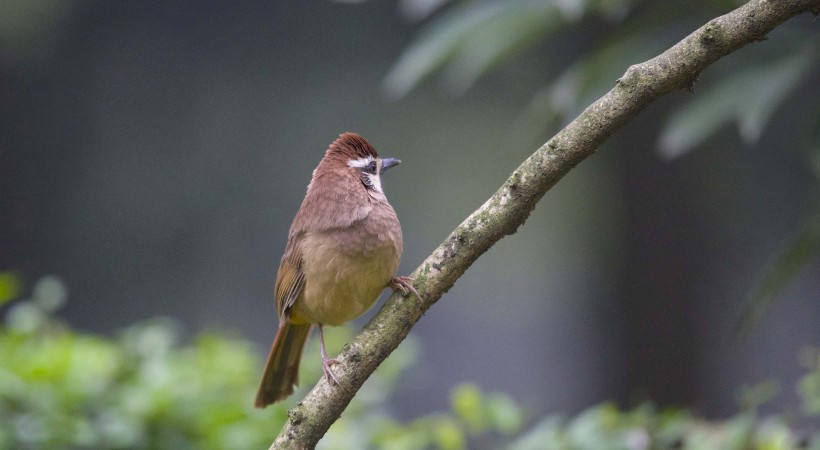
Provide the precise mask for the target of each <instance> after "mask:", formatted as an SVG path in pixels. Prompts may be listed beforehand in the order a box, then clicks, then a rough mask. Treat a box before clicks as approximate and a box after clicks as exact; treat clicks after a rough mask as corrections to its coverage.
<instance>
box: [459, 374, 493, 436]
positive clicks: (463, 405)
mask: <svg viewBox="0 0 820 450" xmlns="http://www.w3.org/2000/svg"><path fill="white" fill-rule="evenodd" d="M450 400H451V402H452V405H453V411H455V413H456V415H457V416H458V418H459V419H461V421H462V422H464V424H465V425H467V428H468V429H469V430H470V431H471V432H473V433H480V432H482V431H484V429H485V428H486V423H485V419H484V405H483V403H484V399H483V395H482V393H481V390H480V389H479V388H478V386H476V385H474V384H469V383H465V384H461V385H459V386H456V387H455V388H454V389H453V391H452V392H451V394H450Z"/></svg>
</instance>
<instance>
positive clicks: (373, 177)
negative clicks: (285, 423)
mask: <svg viewBox="0 0 820 450" xmlns="http://www.w3.org/2000/svg"><path fill="white" fill-rule="evenodd" d="M367 178H368V179H370V185H371V186H373V190H374V191H376V192H381V193H382V194H383V193H384V192H383V191H382V179H381V177H379V176H378V175H377V174H370V173H369V174H367Z"/></svg>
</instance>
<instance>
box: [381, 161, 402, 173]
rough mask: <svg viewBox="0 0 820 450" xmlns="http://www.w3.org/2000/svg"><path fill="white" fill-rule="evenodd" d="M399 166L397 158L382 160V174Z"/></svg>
mask: <svg viewBox="0 0 820 450" xmlns="http://www.w3.org/2000/svg"><path fill="white" fill-rule="evenodd" d="M399 164H401V160H399V159H398V158H384V159H382V172H385V171H386V170H387V169H389V168H391V167H393V166H398V165H399Z"/></svg>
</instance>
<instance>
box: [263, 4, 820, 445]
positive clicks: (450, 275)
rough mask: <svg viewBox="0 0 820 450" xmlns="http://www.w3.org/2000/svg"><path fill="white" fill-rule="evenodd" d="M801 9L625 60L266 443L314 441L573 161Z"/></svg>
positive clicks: (757, 12)
mask: <svg viewBox="0 0 820 450" xmlns="http://www.w3.org/2000/svg"><path fill="white" fill-rule="evenodd" d="M803 12H812V13H814V14H815V15H816V14H818V12H820V0H752V1H750V2H748V3H746V4H745V5H743V6H741V7H740V8H738V9H736V10H734V11H732V12H730V13H728V14H726V15H724V16H721V17H718V18H716V19H713V20H711V21H709V22H708V23H707V24H705V25H704V26H702V27H700V28H699V29H698V30H696V31H695V32H693V33H692V34H690V35H689V36H687V37H686V38H684V39H683V40H682V41H680V42H679V43H677V44H675V45H674V46H673V47H671V48H670V49H668V50H666V51H665V52H663V53H662V54H660V55H658V56H656V57H655V58H653V59H651V60H649V61H646V62H644V63H641V64H636V65H633V66H631V67H629V68H628V69H627V70H626V73H624V75H623V76H622V77H621V78H619V79H618V80H617V81H616V83H615V87H614V88H613V89H612V90H611V91H609V92H608V93H607V94H606V95H604V96H603V97H601V98H600V99H598V100H597V101H596V102H595V103H593V104H592V105H590V106H589V107H588V108H587V109H586V110H584V112H583V113H581V115H580V116H578V117H577V118H576V119H575V120H573V121H572V122H571V123H570V124H568V125H567V126H566V127H565V128H564V129H563V130H561V131H560V132H558V134H556V135H555V136H554V137H552V138H551V139H550V140H549V141H547V143H545V144H544V145H542V146H541V147H540V148H539V149H538V150H536V151H535V153H533V154H532V155H531V156H530V157H529V158H528V159H527V160H526V161H524V162H523V163H522V164H521V166H519V167H518V169H516V170H515V172H513V174H512V175H511V176H510V177H509V179H508V180H507V181H506V182H505V183H504V184H503V185H502V186H501V187H500V188H499V189H498V191H496V192H495V194H493V196H492V197H490V199H488V200H487V201H486V202H485V203H484V204H483V205H482V206H481V207H480V208H479V209H478V210H476V211H475V212H474V213H472V214H471V215H470V216H469V217H467V219H465V220H464V222H462V223H461V224H460V225H459V226H458V227H457V228H456V229H455V230H454V231H453V232H452V233H451V234H450V236H448V237H447V239H446V240H445V241H444V242H443V243H442V244H441V245H439V247H438V248H436V249H435V251H433V253H432V254H431V255H430V256H429V257H428V258H427V259H426V260H425V261H424V262H423V263H422V264H421V265H420V266H419V267H418V268H417V269H416V270H415V271H414V272H413V274H412V275H411V276H412V277H413V278H414V279H415V283H414V285H415V286H416V288H417V289H418V292H419V294H420V295H421V299H419V298H417V297H415V296H412V295H411V296H405V297H404V298H403V299H401V298H400V297H401V296H400V295H399V294H398V293H394V294H393V295H392V296H391V297H390V298H389V299H388V301H387V302H386V303H385V305H384V306H383V307H382V309H381V311H379V313H378V314H377V315H376V316H375V317H373V319H372V320H371V321H370V323H368V324H367V326H365V328H364V329H363V330H362V331H361V333H359V335H358V336H357V337H356V338H355V339H354V340H353V341H352V342H351V343H349V344H348V345H346V346H345V347H344V349H343V350H342V352H341V354H340V355H339V357H338V358H337V359H338V360H339V364H338V365H336V366H334V372H335V374H336V375H337V377H338V378H339V381H340V386H330V385H328V383H327V382H326V381H325V379H324V378H322V379H321V380H319V382H318V383H317V384H316V386H315V387H314V388H313V390H311V391H310V392H309V393H308V394H307V396H306V397H305V398H304V399H303V400H302V401H301V402H299V403H298V404H297V405H296V406H295V407H294V408H293V409H291V410H290V411H289V412H288V421H287V423H286V424H285V426H284V428H283V429H282V431H281V432H280V434H279V436H278V437H277V438H276V440H275V441H274V443H273V445H272V446H271V448H272V449H285V448H296V449H302V448H313V447H315V446H316V444H317V442H318V441H319V439H321V437H322V436H323V435H324V434H325V432H326V431H327V429H328V428H329V427H330V425H331V424H332V423H333V422H334V421H336V419H337V418H338V417H339V416H340V415H341V414H342V411H344V409H345V407H346V406H347V404H348V403H349V402H350V400H351V399H352V398H353V396H354V395H355V393H356V392H357V391H358V390H359V388H360V387H361V386H362V384H363V383H364V382H365V380H366V379H367V378H368V377H369V376H370V374H371V373H373V371H375V370H376V368H377V367H378V365H379V364H380V363H381V362H382V361H384V359H385V358H387V356H388V355H390V353H391V352H392V351H393V350H394V349H395V348H396V347H398V345H399V343H401V341H402V340H403V339H404V338H405V337H406V336H407V334H408V333H409V332H410V329H411V328H412V327H413V325H414V324H415V323H416V322H417V321H418V320H419V319H420V318H421V316H422V315H423V314H424V313H425V312H426V311H427V309H429V308H430V306H432V305H433V304H434V303H435V302H436V301H438V299H439V298H441V296H442V295H444V293H445V292H447V291H448V290H449V289H450V288H451V287H452V286H453V284H454V283H455V282H456V280H457V279H458V278H459V277H460V276H461V275H462V274H463V273H464V272H465V271H466V270H467V268H469V267H470V265H472V263H473V262H475V260H476V259H478V257H479V256H481V255H482V254H483V253H484V252H486V251H487V250H488V249H489V248H490V247H491V246H492V245H493V244H495V243H496V242H497V241H498V240H500V239H501V238H503V237H504V236H506V235H509V234H512V233H515V231H516V230H517V229H518V227H520V226H521V225H522V224H523V223H524V221H525V220H526V219H527V217H528V216H529V214H530V212H531V211H532V210H533V208H534V207H535V205H536V203H537V202H538V201H539V200H540V199H541V198H542V197H543V196H544V194H545V193H546V192H547V191H548V190H549V189H550V188H551V187H552V186H554V185H555V184H556V183H557V182H558V181H559V180H560V179H561V178H562V177H563V176H564V175H566V174H567V172H569V171H570V170H571V169H572V168H573V167H575V166H576V165H577V164H578V163H580V162H581V161H583V160H584V159H585V158H587V157H588V156H590V155H592V154H593V153H595V151H596V150H597V149H598V147H599V146H600V145H601V144H602V143H603V142H604V140H606V139H607V138H608V137H609V136H610V135H612V134H613V133H614V132H615V131H617V130H618V129H620V128H621V127H623V126H624V125H626V124H627V123H628V122H629V121H630V120H631V119H632V118H633V117H634V116H635V115H636V114H638V113H639V112H640V111H641V110H643V109H644V108H645V107H646V106H647V105H649V104H650V103H652V102H653V101H655V100H656V99H658V98H659V97H661V96H662V95H664V94H666V93H669V92H671V91H674V90H677V89H690V90H691V89H692V86H693V85H694V83H695V81H696V80H697V78H698V75H699V74H700V73H701V72H702V71H703V70H704V69H706V68H707V67H708V66H709V65H710V64H712V63H713V62H715V61H717V60H718V59H720V58H721V57H723V56H725V55H727V54H729V53H731V52H733V51H735V50H738V49H740V48H741V47H743V46H745V45H746V44H749V43H753V42H756V41H761V40H765V39H766V35H767V34H768V33H769V32H770V31H771V30H772V29H774V28H775V27H777V26H778V25H779V24H781V23H783V22H784V21H786V20H787V19H789V18H791V17H793V16H795V15H798V14H800V13H803Z"/></svg>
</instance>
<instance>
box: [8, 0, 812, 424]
mask: <svg viewBox="0 0 820 450" xmlns="http://www.w3.org/2000/svg"><path fill="white" fill-rule="evenodd" d="M20 5H22V4H17V5H16V6H15V2H11V3H6V4H4V5H3V7H4V8H6V12H7V13H8V11H12V12H14V11H15V9H19V10H20V11H22V13H19V11H18V13H19V14H18V15H14V14H12V15H11V16H10V15H8V14H6V17H7V19H5V20H4V21H0V29H2V30H3V31H2V33H3V35H2V42H3V45H2V48H1V49H0V50H2V54H0V103H1V104H2V107H1V108H0V127H2V128H0V270H13V271H17V272H19V273H22V274H24V276H25V278H26V279H27V280H28V281H29V282H33V281H35V280H36V279H37V278H38V277H40V276H42V275H44V274H56V275H58V276H59V277H61V278H62V279H63V280H64V282H65V283H66V285H67V287H68V289H69V291H70V299H69V301H68V303H67V305H66V306H65V308H64V309H63V310H62V311H61V315H62V316H63V317H65V318H66V319H67V320H69V321H70V322H71V323H72V324H74V325H76V326H77V327H80V328H82V329H87V330H92V331H97V332H102V333H111V332H114V331H115V330H117V329H120V328H122V327H124V326H126V325H128V324H130V323H132V322H134V321H138V320H142V319H146V318H150V317H154V316H158V315H167V316H173V317H176V318H178V319H179V320H181V321H182V322H183V323H184V324H186V326H187V329H188V330H189V331H190V332H195V331H196V330H198V329H202V328H227V329H233V330H238V331H239V332H240V333H241V334H243V335H244V336H246V337H248V338H250V339H252V340H254V341H256V342H258V343H259V349H260V369H261V365H262V362H263V355H262V353H263V352H266V351H267V348H268V346H269V345H270V341H271V340H272V338H273V335H274V332H275V327H276V319H275V313H274V308H273V298H272V286H273V282H274V279H275V275H276V268H277V265H278V262H279V257H280V255H281V253H282V251H283V248H284V245H285V242H286V236H287V230H288V227H289V225H290V221H291V219H292V217H293V215H294V214H295V212H296V210H297V208H298V206H299V204H300V202H301V200H302V197H303V194H304V190H305V187H306V185H307V183H308V181H309V178H310V174H311V171H312V170H313V168H314V167H315V165H316V164H317V162H318V161H319V159H320V158H321V156H322V154H323V152H324V150H325V148H326V147H327V145H328V144H329V143H330V142H331V141H332V140H333V139H334V138H335V137H336V136H337V135H338V134H339V133H341V132H343V131H356V132H359V133H361V134H362V135H364V136H366V137H367V138H368V139H369V140H370V142H371V143H372V144H373V145H374V146H375V147H376V148H377V149H378V150H379V151H380V153H381V154H382V155H384V156H395V157H399V158H401V159H402V161H403V164H402V165H401V167H400V168H399V169H397V170H395V171H391V172H390V173H389V174H388V175H387V176H386V179H385V180H384V185H385V190H386V192H387V194H388V197H389V198H390V200H391V203H392V204H393V206H394V208H395V209H396V210H397V212H398V215H399V217H400V219H401V220H402V224H403V230H404V235H405V254H404V257H403V261H402V265H401V269H400V273H402V274H406V273H409V272H410V271H412V270H413V269H414V268H415V267H416V266H417V265H418V264H419V263H420V262H421V261H422V260H423V258H424V257H426V256H427V254H429V253H430V252H431V251H432V249H433V248H435V246H437V245H438V244H439V243H440V242H441V241H442V240H443V239H444V238H445V237H446V236H447V234H448V233H449V232H450V231H451V230H452V229H453V228H454V227H455V226H456V225H457V224H458V223H460V221H461V220H462V219H463V218H464V217H466V216H467V215H468V214H469V213H470V212H472V211H473V210H474V209H475V208H477V207H478V206H479V205H480V204H481V203H483V201H484V200H485V199H486V198H487V197H488V196H489V195H490V194H491V193H492V192H493V191H494V190H495V189H496V188H497V187H498V186H499V185H500V184H501V183H502V182H503V181H504V180H505V179H506V177H507V176H508V175H509V173H510V172H511V171H512V170H514V169H515V167H516V166H517V165H518V164H519V163H520V162H521V161H523V159H524V158H526V157H527V156H528V155H529V154H530V153H531V152H532V151H534V149H535V148H536V147H537V146H538V145H540V144H541V143H542V142H544V141H545V140H546V138H547V137H548V136H549V135H550V133H551V132H554V131H555V130H554V129H544V130H542V132H541V133H540V134H539V135H538V136H532V135H522V134H518V133H516V132H515V127H514V126H513V125H514V124H515V122H516V118H517V117H518V115H519V114H520V111H521V109H522V108H523V105H524V104H526V102H527V100H528V98H529V96H530V95H532V92H533V91H534V90H535V89H537V87H538V85H539V83H540V82H542V81H543V80H541V77H542V74H543V72H544V70H542V69H544V67H542V66H544V65H545V64H548V63H555V60H554V59H549V60H548V59H546V58H541V57H539V55H540V54H542V52H550V51H552V52H553V53H554V49H552V50H551V49H550V48H549V43H547V44H545V45H544V46H542V47H537V48H535V49H533V50H531V51H529V52H527V53H522V54H520V55H517V56H516V57H514V58H513V59H512V60H510V61H509V62H508V63H507V64H506V65H505V66H504V67H503V68H502V69H500V70H497V71H495V72H493V73H491V74H489V75H488V76H486V77H484V78H482V79H481V80H480V82H479V83H478V84H477V85H476V86H475V87H474V88H473V89H471V90H470V91H469V92H468V93H467V94H466V95H464V96H460V97H453V96H451V95H448V94H447V92H445V91H444V90H442V89H439V88H438V86H437V85H436V84H435V83H425V84H423V85H422V86H421V87H420V88H419V89H416V90H414V91H413V92H411V93H410V95H408V96H407V97H405V98H403V99H401V100H398V101H390V100H388V99H387V98H386V96H385V95H383V91H382V90H381V88H380V86H381V83H382V81H383V78H384V76H385V74H386V73H387V72H388V70H389V68H390V67H391V64H393V63H394V62H395V61H396V60H397V58H398V57H399V55H400V54H401V52H402V50H403V49H404V48H406V46H407V45H409V43H410V42H411V41H412V39H413V38H414V36H415V34H416V32H417V31H418V30H419V27H420V25H419V24H418V23H414V22H412V21H409V20H407V19H405V18H403V17H402V15H401V14H400V13H399V10H398V8H397V6H396V4H395V3H394V2H388V1H372V2H366V3H363V4H356V5H350V4H341V3H334V2H325V1H304V2H268V1H240V2H224V3H222V2H213V1H205V2H182V1H140V2H137V1H122V2H69V1H65V2H51V3H50V2H42V3H40V4H39V6H38V7H37V8H35V11H34V13H32V12H31V10H27V9H26V8H23V7H22V6H20ZM9 8H10V9H9ZM706 19H708V16H704V21H705V20H706ZM689 31H691V30H689ZM687 32H688V31H684V32H682V33H681V35H680V37H681V38H682V37H683V36H685V34H686V33H687ZM770 38H771V39H770V41H768V42H767V43H765V44H760V45H777V33H773V34H772V35H771V36H770ZM562 45H566V41H564V42H562ZM572 52H573V48H572V46H571V45H570V46H567V47H564V48H562V49H561V54H562V55H563V56H562V58H564V59H566V60H567V61H569V60H571V59H572V55H573V53H572ZM548 61H549V62H548ZM559 62H561V61H559ZM634 62H639V61H634ZM731 64H733V60H732V57H731V56H730V57H728V58H726V59H724V60H722V61H720V62H719V63H718V65H727V66H728V65H731ZM624 69H626V67H624ZM613 81H614V80H613ZM709 82H710V72H709V71H707V72H706V73H704V74H703V75H702V77H701V80H700V83H701V84H703V85H708V83H709ZM740 92H742V89H741V91H740ZM601 94H603V92H601ZM687 95H690V94H687V93H684V92H680V93H674V94H672V95H671V96H669V97H668V98H665V99H663V100H661V101H660V102H658V103H657V104H655V105H652V106H651V107H650V108H649V110H648V111H646V112H644V113H643V114H641V115H640V116H639V117H637V118H636V119H635V120H633V121H632V122H631V123H630V124H629V125H628V126H627V127H626V128H625V129H623V130H622V131H620V132H619V133H618V134H617V135H616V136H614V137H613V138H612V139H610V140H609V141H608V142H607V143H606V145H605V146H604V147H603V148H602V150H601V152H600V153H599V154H597V155H595V156H593V157H591V158H589V159H588V160H587V161H585V162H584V163H583V164H581V165H580V166H579V167H578V168H577V169H575V170H574V171H573V172H572V173H571V174H570V175H568V176H567V177H566V178H565V179H564V180H563V181H561V182H560V183H559V184H558V185H557V186H556V187H555V188H554V189H553V190H552V191H550V192H549V193H548V195H547V196H546V197H545V199H544V200H543V201H542V202H541V203H540V204H539V205H538V207H537V209H536V210H535V212H534V213H533V215H532V216H531V217H530V218H529V220H528V221H527V223H526V224H525V226H523V227H522V228H521V229H520V230H519V232H518V233H517V234H515V235H513V236H510V237H508V238H506V239H504V240H502V241H501V242H500V243H499V244H497V245H496V246H495V247H494V248H493V249H492V250H491V251H490V252H488V254H486V255H485V256H484V257H482V258H481V259H480V260H479V261H478V262H477V263H476V264H475V265H474V266H473V267H472V268H471V269H470V270H469V271H468V272H467V274H466V275H465V276H464V277H462V278H461V279H460V280H459V281H458V283H457V284H456V286H455V287H454V288H453V289H452V290H451V291H450V292H449V293H448V294H447V295H446V296H445V297H443V298H442V299H441V301H440V302H439V303H438V304H437V305H436V306H435V307H433V308H432V309H431V310H430V312H429V313H428V314H427V315H426V316H425V317H424V318H423V319H422V320H421V322H419V324H418V325H417V326H416V327H415V328H414V330H413V333H412V336H414V337H415V338H416V339H417V340H418V342H419V344H420V361H419V363H418V364H417V365H416V366H415V367H413V368H412V370H411V371H410V373H408V374H406V376H405V377H404V382H403V383H402V387H401V388H400V389H399V392H398V394H397V399H396V401H395V402H394V408H395V410H396V412H397V413H398V414H399V415H401V416H404V417H414V416H415V415H418V414H421V413H424V412H429V411H433V410H438V409H443V408H445V407H446V404H447V393H448V392H449V389H450V388H451V387H453V386H454V385H456V384H457V383H459V382H463V381H475V382H476V383H478V384H479V385H480V386H482V387H484V388H486V389H490V390H501V391H505V392H507V393H509V394H511V395H512V396H514V398H516V399H517V400H519V401H520V402H522V403H523V404H524V405H527V406H528V407H529V408H530V409H531V410H533V411H535V412H548V411H562V412H565V413H572V412H575V411H578V410H580V409H582V408H584V407H586V406H588V405H590V404H593V403H595V402H598V401H602V400H607V399H614V400H617V401H619V402H621V403H622V404H632V403H634V402H637V401H640V400H644V399H653V400H655V401H657V402H658V403H660V404H662V405H686V406H692V407H694V408H695V410H696V411H697V412H700V413H704V414H707V415H710V416H722V415H727V414H731V413H733V412H734V411H736V409H737V392H738V388H739V387H740V386H741V385H744V384H754V383H759V382H761V381H765V380H769V379H775V380H778V381H779V382H780V386H781V391H780V393H779V395H778V396H777V399H776V403H775V404H777V405H779V406H780V408H781V410H782V409H783V408H785V409H788V408H796V405H797V402H796V396H795V393H794V390H793V388H792V387H793V386H794V382H795V380H796V379H797V377H798V376H799V375H800V374H801V373H802V369H801V368H800V365H799V360H798V354H799V352H800V350H801V349H802V348H804V347H806V346H809V345H817V343H818V340H820V303H819V302H817V300H818V292H820V277H818V273H820V266H818V263H817V261H816V259H815V260H814V262H813V263H812V264H810V265H809V266H808V267H806V268H804V270H802V271H801V273H800V275H799V276H798V277H797V278H796V279H795V280H794V282H792V283H790V284H789V285H788V287H787V288H786V290H785V291H784V292H783V293H782V294H781V297H780V301H779V302H778V303H777V304H776V306H775V307H774V308H772V309H771V310H770V311H769V313H768V314H767V315H766V317H765V318H764V320H763V321H762V323H760V324H759V325H758V326H757V327H755V328H753V329H752V332H751V333H750V334H749V335H748V336H747V337H745V338H741V337H739V336H738V335H736V334H734V332H733V327H734V325H735V324H736V320H737V318H738V316H739V315H740V312H741V311H742V305H743V302H744V300H745V299H746V298H747V296H748V295H749V293H750V292H751V291H752V289H753V288H754V286H755V283H756V280H757V279H758V278H759V277H760V276H761V274H762V273H764V271H765V270H766V268H767V266H768V265H769V264H771V262H772V260H773V257H774V255H776V254H777V252H778V251H779V249H780V248H781V247H782V246H783V245H784V243H786V242H788V240H789V239H790V237H791V236H792V235H793V234H794V233H796V231H797V229H798V228H799V222H800V220H801V219H802V218H803V217H804V216H805V215H806V210H807V205H808V204H809V202H810V199H811V198H812V195H815V196H816V189H817V183H816V180H815V179H813V178H812V175H811V173H810V171H809V170H808V168H807V165H806V160H805V157H804V155H803V154H801V153H800V152H798V151H796V150H795V148H796V146H797V144H796V143H797V141H798V140H799V139H800V137H799V136H795V135H794V133H793V132H792V130H793V125H794V122H795V121H798V120H806V119H805V118H802V117H790V116H785V115H783V116H779V115H778V116H775V118H774V119H773V120H772V122H771V123H770V126H769V129H768V130H767V132H766V134H765V135H764V136H763V138H762V139H761V141H760V142H759V143H757V144H755V145H745V144H743V143H741V141H740V139H739V138H738V137H737V136H736V134H737V133H736V132H735V131H734V130H732V129H726V130H724V131H723V132H721V133H720V135H719V136H718V137H717V138H716V139H715V142H713V145H711V146H709V147H708V148H703V149H699V150H698V151H696V152H693V153H691V154H689V155H686V156H685V157H683V158H681V159H677V160H673V161H666V160H664V159H662V158H660V157H659V156H658V154H657V152H656V151H655V147H656V144H655V143H656V139H657V136H658V126H659V125H658V124H659V117H662V116H663V114H664V113H665V112H666V111H667V110H668V109H669V108H670V105H671V104H673V103H674V102H680V101H685V98H686V96H687ZM789 101H791V102H796V103H798V104H799V103H800V102H805V101H807V100H805V99H803V98H802V97H801V96H800V95H796V96H794V98H791V99H790V100H789ZM374 310H375V309H374ZM369 315H370V314H368V315H367V316H366V317H364V318H362V319H360V320H359V321H357V322H356V324H355V325H354V326H356V327H359V326H361V324H362V323H364V321H365V320H366V319H367V317H369Z"/></svg>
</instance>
